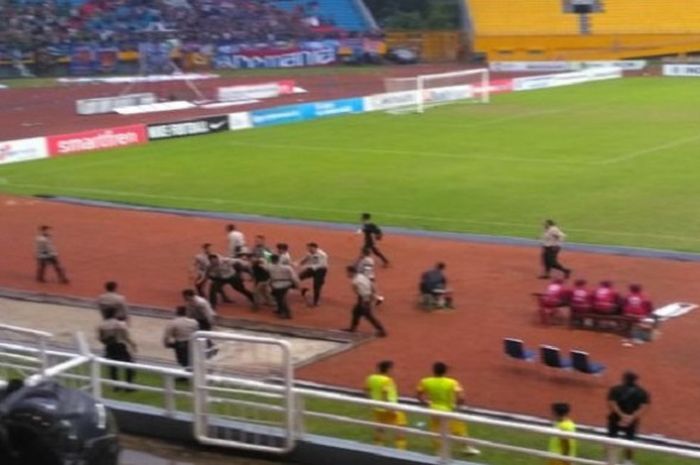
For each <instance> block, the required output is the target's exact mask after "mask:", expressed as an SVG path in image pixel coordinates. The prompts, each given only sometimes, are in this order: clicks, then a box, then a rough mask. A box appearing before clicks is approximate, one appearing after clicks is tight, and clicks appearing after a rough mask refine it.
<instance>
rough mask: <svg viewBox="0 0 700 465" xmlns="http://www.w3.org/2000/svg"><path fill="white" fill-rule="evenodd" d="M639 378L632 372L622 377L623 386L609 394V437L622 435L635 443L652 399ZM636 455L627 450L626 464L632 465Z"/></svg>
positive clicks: (614, 388)
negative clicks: (640, 383)
mask: <svg viewBox="0 0 700 465" xmlns="http://www.w3.org/2000/svg"><path fill="white" fill-rule="evenodd" d="M638 379H639V377H638V376H637V374H636V373H633V372H631V371H628V372H626V373H625V374H624V375H623V376H622V384H620V385H618V386H615V387H613V388H612V389H610V391H609V392H608V408H609V409H610V414H609V415H608V435H609V436H610V437H611V438H616V437H618V436H619V435H620V433H622V434H624V438H625V439H628V440H630V441H633V440H635V439H636V437H637V431H638V430H639V422H640V421H641V419H642V417H643V416H644V415H645V414H646V412H647V411H648V410H649V405H650V404H651V398H650V396H649V393H647V391H646V390H644V389H643V388H642V387H640V386H639V385H638V384H637V380H638ZM633 457H634V453H633V451H632V449H625V460H626V462H625V464H629V465H631V464H632V463H633V462H632V459H633Z"/></svg>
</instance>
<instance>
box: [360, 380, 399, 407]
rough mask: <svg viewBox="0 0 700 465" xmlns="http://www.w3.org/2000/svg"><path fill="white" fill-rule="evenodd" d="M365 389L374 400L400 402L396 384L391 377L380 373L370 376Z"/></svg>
mask: <svg viewBox="0 0 700 465" xmlns="http://www.w3.org/2000/svg"><path fill="white" fill-rule="evenodd" d="M365 387H366V389H367V391H368V392H369V397H370V398H371V399H372V400H381V401H385V402H398V401H399V394H398V390H397V389H396V383H395V382H394V380H393V379H392V378H391V377H390V376H387V375H382V374H378V373H375V374H373V375H369V376H368V377H367V380H366V381H365Z"/></svg>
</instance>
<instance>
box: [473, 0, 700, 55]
mask: <svg viewBox="0 0 700 465" xmlns="http://www.w3.org/2000/svg"><path fill="white" fill-rule="evenodd" d="M465 1H466V2H467V6H468V8H469V10H468V11H469V13H470V17H471V20H472V26H473V31H474V38H475V41H474V48H475V50H477V51H480V52H485V53H487V54H488V56H489V59H491V60H519V61H524V60H615V59H626V58H642V57H646V56H661V55H676V54H686V53H691V52H694V51H699V50H700V0H603V1H602V3H603V11H602V12H597V13H592V14H590V15H589V16H588V27H589V33H588V34H582V33H581V29H580V23H579V19H580V18H579V16H578V15H576V14H571V13H565V12H564V8H563V4H562V1H561V0H465Z"/></svg>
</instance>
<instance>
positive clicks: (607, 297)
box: [593, 281, 620, 315]
mask: <svg viewBox="0 0 700 465" xmlns="http://www.w3.org/2000/svg"><path fill="white" fill-rule="evenodd" d="M593 312H594V313H600V314H603V315H617V314H619V313H620V296H619V295H618V294H617V291H615V289H613V284H612V283H611V282H610V281H602V282H601V283H600V285H599V286H598V289H596V290H595V291H594V292H593Z"/></svg>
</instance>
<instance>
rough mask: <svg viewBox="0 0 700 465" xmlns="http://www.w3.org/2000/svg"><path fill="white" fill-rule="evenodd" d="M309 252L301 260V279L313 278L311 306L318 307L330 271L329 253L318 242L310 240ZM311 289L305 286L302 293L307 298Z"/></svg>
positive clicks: (307, 247)
mask: <svg viewBox="0 0 700 465" xmlns="http://www.w3.org/2000/svg"><path fill="white" fill-rule="evenodd" d="M306 250H307V251H308V253H307V254H306V256H305V257H304V258H302V259H301V261H300V262H299V266H300V267H301V272H300V273H299V279H300V280H302V281H303V280H305V279H309V278H311V279H312V280H313V300H312V302H311V306H313V307H318V302H319V300H320V299H321V289H323V285H324V284H325V283H326V274H327V273H328V254H327V253H326V252H324V251H323V250H321V249H320V248H319V246H318V244H317V243H315V242H309V243H308V244H306ZM308 291H309V290H308V289H307V288H304V289H302V290H301V295H302V296H304V298H306V294H307V292H308Z"/></svg>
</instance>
